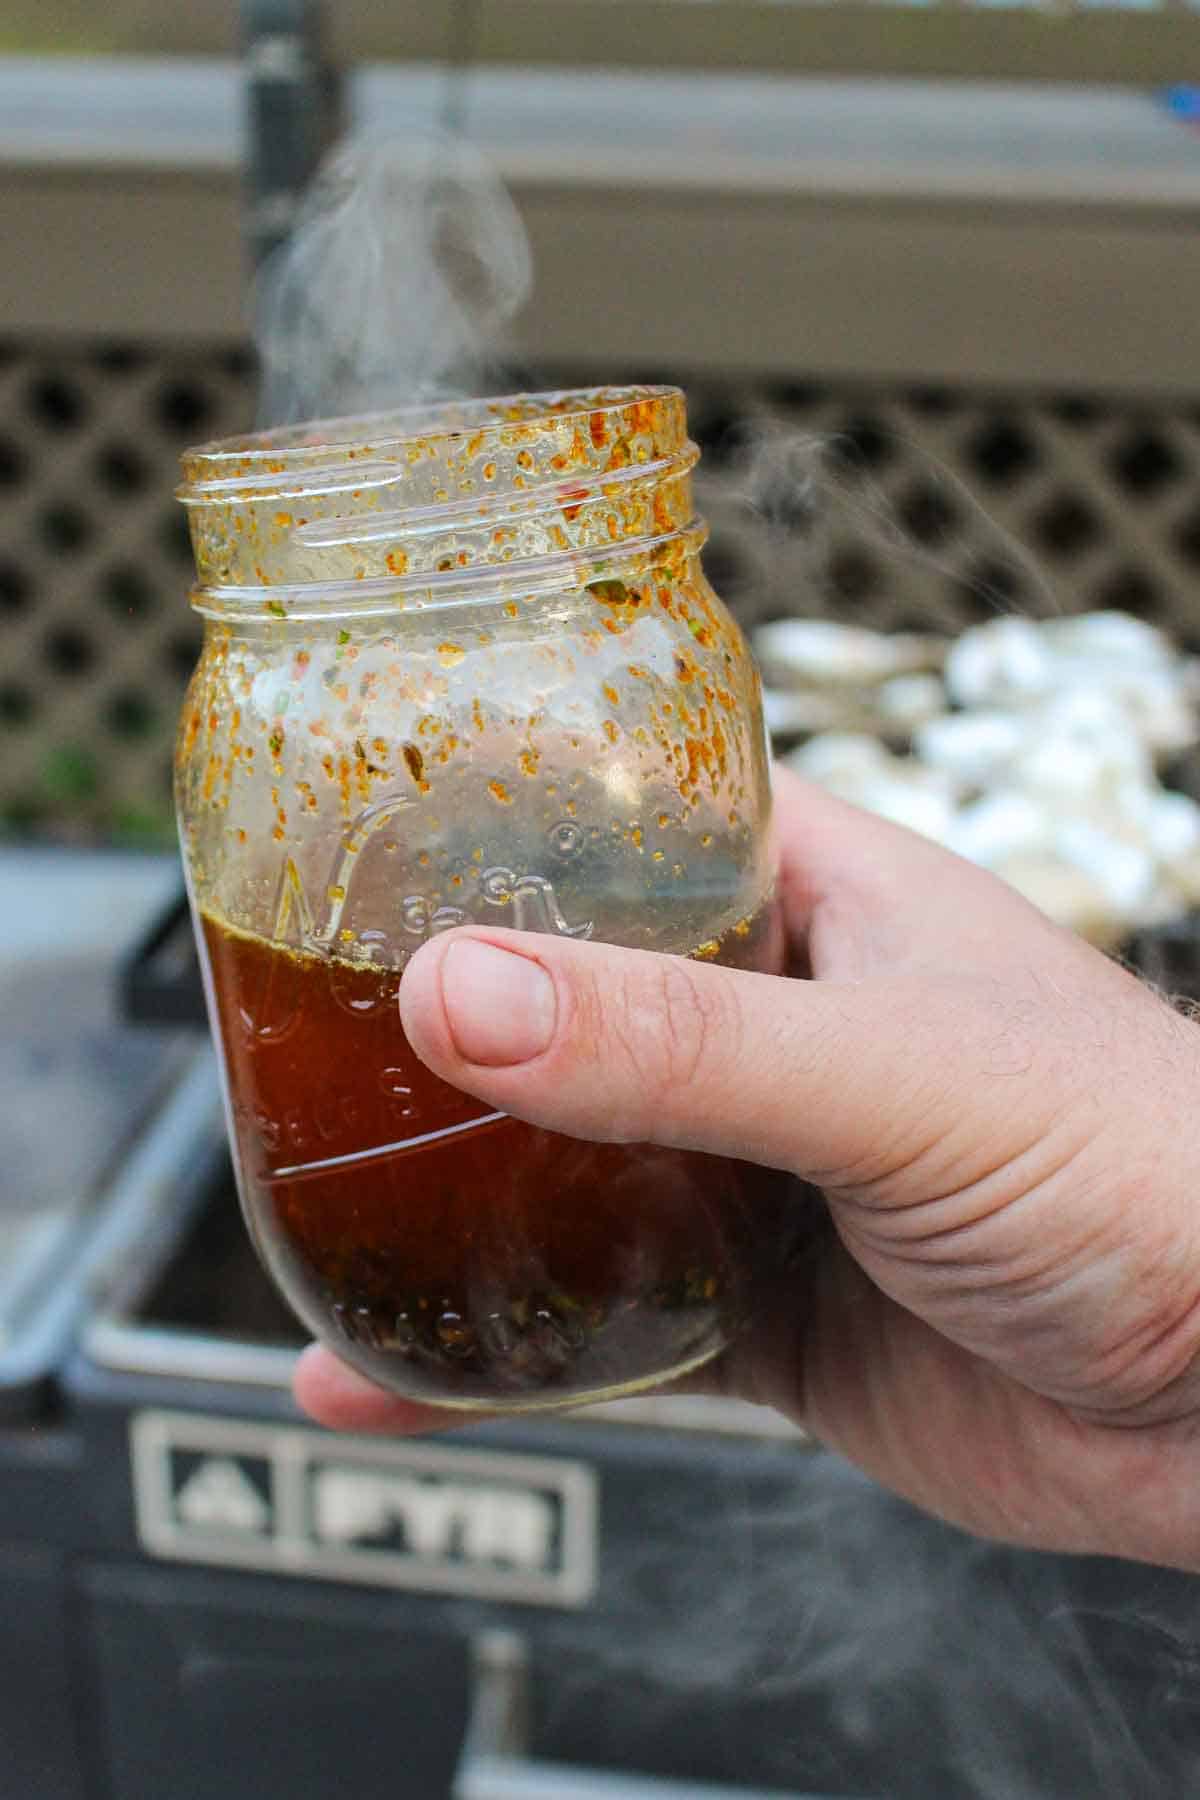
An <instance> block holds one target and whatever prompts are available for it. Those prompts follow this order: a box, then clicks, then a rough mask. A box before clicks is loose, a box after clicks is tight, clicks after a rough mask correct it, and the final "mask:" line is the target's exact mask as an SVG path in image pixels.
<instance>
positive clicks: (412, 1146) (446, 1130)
mask: <svg viewBox="0 0 1200 1800" xmlns="http://www.w3.org/2000/svg"><path fill="white" fill-rule="evenodd" d="M507 1118H508V1114H507V1113H502V1112H490V1113H481V1114H480V1116H479V1117H478V1118H477V1119H464V1120H463V1122H462V1123H461V1124H459V1125H443V1127H442V1129H441V1130H440V1131H422V1132H421V1133H420V1134H419V1136H417V1137H410V1138H395V1139H393V1141H392V1142H391V1143H390V1144H372V1146H371V1147H370V1149H369V1150H351V1151H350V1152H349V1153H348V1154H347V1155H345V1156H323V1157H320V1158H319V1159H318V1160H317V1161H316V1162H302V1163H289V1164H288V1166H287V1167H286V1168H285V1169H272V1170H271V1173H270V1175H269V1177H268V1179H269V1180H271V1181H294V1180H296V1178H297V1177H298V1176H301V1175H319V1174H321V1173H322V1172H323V1171H324V1170H326V1169H344V1168H346V1167H347V1166H348V1164H350V1163H367V1162H377V1161H378V1160H379V1158H380V1157H383V1156H392V1155H394V1154H395V1152H396V1151H397V1150H419V1149H420V1148H421V1146H422V1145H423V1144H436V1143H439V1142H440V1141H441V1139H442V1138H452V1137H458V1136H459V1135H460V1134H461V1133H462V1132H464V1131H474V1130H476V1129H477V1127H479V1126H480V1125H495V1124H496V1123H497V1121H498V1120H500V1119H507Z"/></svg>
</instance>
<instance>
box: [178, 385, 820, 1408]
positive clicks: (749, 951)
mask: <svg viewBox="0 0 1200 1800" xmlns="http://www.w3.org/2000/svg"><path fill="white" fill-rule="evenodd" d="M697 456H698V452H697V450H696V448H695V446H694V445H693V444H692V443H690V442H689V440H688V437H687V426H686V415H685V408H684V401H683V396H682V395H681V394H680V393H679V392H677V391H676V390H674V389H670V388H649V387H647V388H624V389H606V390H602V391H597V392H585V393H560V394H543V395H529V396H519V397H515V398H511V399H500V400H481V401H471V402H466V403H462V404H452V405H443V406H435V407H427V408H421V409H412V410H406V411H404V412H400V413H396V414H392V415H388V416H386V417H374V418H364V419H350V420H336V421H333V422H331V423H328V424H319V425H312V426H302V427H298V428H295V429H288V430H280V431H276V432H270V433H266V434H263V435H261V436H257V437H248V438H244V439H239V440H235V441H229V442H225V443H218V444H212V445H208V446H205V447H203V448H201V449H199V450H196V451H193V452H191V453H189V454H188V455H187V456H186V457H185V459H184V471H185V477H186V479H185V483H184V486H183V487H182V488H181V490H180V495H181V498H182V499H183V501H184V503H185V504H186V505H187V507H188V509H189V514H190V520H191V529H192V540H193V544H194V548H195V554H196V564H197V570H198V584H197V587H196V589H195V592H194V595H193V601H194V604H195V606H196V607H197V609H198V610H199V611H200V612H201V613H202V614H203V615H204V617H205V621H206V624H205V638H204V648H203V652H202V655H201V658H200V662H199V665H198V667H197V669H196V672H195V675H194V677H193V679H192V682H191V686H190V688H189V691H188V695H187V699H186V703H185V706H184V711H183V719H182V724H181V729H180V735H179V744H178V768H177V798H178V810H179V819H180V828H181V835H182V842H183V849H184V857H185V863H186V869H187V877H188V884H189V889H190V893H191V900H192V906H193V909H194V916H195V923H196V929H197V935H198V938H199V941H200V944H201V947H202V955H203V960H204V963H205V970H206V981H207V988H208V994H209V1005H210V1011H211V1016H212V1021H213V1025H214V1028H215V1032H216V1035H217V1038H218V1040H219V1043H220V1046H221V1050H222V1055H223V1065H224V1078H225V1084H226V1093H227V1102H228V1112H229V1123H230V1131H231V1137H232V1141H233V1144H234V1149H235V1160H236V1163H237V1170H238V1180H239V1186H240V1192H241V1196H242V1203H243V1207H244V1210H245V1213H246V1217H247V1220H248V1223H249V1226H250V1230H251V1232H252V1234H253V1237H254V1240H255V1242H256V1244H257V1247H258V1250H259V1253H260V1255H261V1256H262V1258H263V1260H264V1262H265V1263H266V1265H267V1267H268V1269H269V1270H270V1271H271V1272H272V1273H273V1275H274V1276H275V1278H276V1280H277V1281H278V1282H279V1284H280V1286H281V1287H282V1289H283V1291H284V1293H285V1294H286V1295H287V1297H288V1299H289V1300H290V1302H291V1304H292V1305H293V1306H294V1308H295V1309H296V1311H297V1313H298V1314H299V1315H300V1317H301V1318H302V1320H303V1321H304V1323H305V1324H306V1325H307V1326H308V1327H309V1329H311V1330H312V1331H313V1332H314V1333H315V1334H316V1335H317V1336H318V1337H320V1338H322V1339H324V1340H325V1341H327V1342H329V1343H330V1344H331V1345H333V1346H334V1348H335V1349H336V1350H337V1351H338V1353H339V1354H340V1355H341V1356H342V1357H343V1358H344V1359H345V1360H346V1361H347V1362H349V1363H351V1364H353V1365H355V1366H356V1367H357V1368H359V1369H360V1370H362V1371H363V1372H364V1373H365V1374H366V1375H368V1376H370V1377H371V1378H372V1379H374V1380H376V1381H378V1382H380V1383H381V1384H382V1385H384V1386H385V1387H388V1388H390V1389H392V1390H394V1391H395V1392H397V1393H401V1394H405V1395H409V1396H412V1397H416V1398H419V1399H422V1400H426V1401H432V1402H437V1403H440V1404H442V1405H447V1406H458V1407H463V1408H480V1409H488V1410H524V1409H528V1408H531V1407H535V1406H543V1405H561V1404H565V1403H576V1402H578V1401H580V1400H586V1399H597V1398H601V1397H610V1396H614V1395H618V1394H624V1393H629V1392H631V1391H634V1390H636V1389H638V1388H642V1387H646V1386H649V1385H651V1384H654V1383H658V1382H660V1381H662V1380H665V1379H668V1378H670V1377H672V1376H677V1375H679V1374H681V1373H683V1372H685V1371H687V1370H689V1369H692V1368H694V1367H696V1366H698V1365H699V1364H701V1363H703V1362H704V1361H706V1360H707V1359H708V1358H709V1357H711V1356H712V1355H714V1354H715V1353H716V1352H717V1351H718V1350H720V1349H721V1348H722V1347H723V1346H724V1345H725V1344H726V1343H727V1342H728V1341H729V1339H730V1337H731V1335H732V1334H733V1333H734V1332H735V1331H736V1330H737V1329H738V1328H739V1326H740V1325H741V1324H742V1323H743V1322H744V1320H745V1319H746V1318H747V1316H748V1315H749V1313H750V1311H751V1310H752V1307H753V1304H754V1293H755V1287H756V1282H757V1280H758V1278H759V1273H760V1271H761V1270H762V1269H764V1268H766V1267H769V1266H770V1265H771V1264H772V1263H773V1262H775V1261H776V1260H777V1255H778V1250H779V1233H780V1231H781V1230H783V1221H784V1217H785V1215H786V1213H787V1210H788V1208H787V1203H786V1201H785V1200H784V1199H782V1198H781V1192H780V1185H779V1184H780V1179H781V1178H779V1177H778V1176H775V1175H773V1174H770V1173H768V1172H765V1171H763V1170H760V1169H756V1168H751V1167H749V1166H748V1165H744V1164H739V1163H735V1162H732V1161H728V1160H725V1159H722V1158H717V1157H708V1156H703V1155H700V1154H697V1153H693V1152H686V1151H680V1150H668V1149H661V1148H652V1147H649V1146H644V1145H628V1144H605V1145H595V1144H590V1143H581V1142H578V1141H576V1140H572V1139H569V1138H564V1137H560V1136H558V1135H556V1134H554V1133H551V1132H546V1131H541V1130H537V1129H534V1128H533V1127H532V1126H529V1125H526V1124H524V1123H521V1122H519V1121H517V1120H514V1119H511V1118H508V1117H507V1116H505V1115H503V1114H499V1113H496V1112H493V1111H491V1110H489V1109H488V1108H486V1107H485V1106H484V1105H482V1104H481V1103H480V1102H479V1101H478V1100H476V1099H473V1098H472V1097H470V1096H469V1095H466V1094H463V1093H460V1092H458V1091H457V1090H455V1089H453V1088H451V1087H449V1086H447V1084H446V1083H444V1082H442V1081H440V1080H438V1079H437V1078H436V1077H434V1076H433V1075H431V1074H430V1073H429V1071H428V1070H426V1069H425V1068H424V1066H423V1065H422V1064H421V1063H419V1062H418V1061H417V1059H416V1057H415V1056H414V1055H413V1054H412V1052H411V1051H410V1050H409V1048H408V1046H407V1044H406V1042H405V1040H404V1037H403V1034H402V1031H401V1027H400V1021H399V1016H398V1011H397V1005H396V997H397V991H398V987H399V983H400V981H401V980H402V978H403V971H404V967H405V964H406V962H407V961H408V959H409V958H410V957H411V956H412V954H413V953H414V951H415V950H416V949H417V947H418V946H419V945H421V944H422V943H424V942H425V940H426V939H427V938H429V937H431V936H432V935H433V934H434V933H436V932H441V931H447V930H449V929H451V928H452V927H454V926H457V925H461V924H464V923H467V922H469V921H476V922H478V921H482V922H485V923H487V924H488V925H492V926H495V925H501V926H503V925H509V926H513V927H518V928H521V929H523V930H532V931H543V932H559V933H563V934H565V935H568V936H572V937H577V938H589V937H594V938H598V939H604V940H607V941H609V942H611V943H618V944H624V945H634V946H637V947H639V948H642V949H648V950H657V951H664V952H670V953H673V954H677V955H687V956H696V957H703V958H708V959H712V960H715V961H721V962H728V963H735V964H738V965H740V966H745V967H749V968H761V969H775V968H777V967H778V964H779V958H780V946H779V933H778V929H777V921H776V918H775V914H774V909H773V902H772V867H771V859H770V852H769V847H768V816H769V810H770V789H769V775H768V755H767V747H766V742H765V738H764V732H763V725H762V718H761V711H760V704H759V691H758V680H757V676H756V673H755V670H754V668H753V665H752V663H751V661H750V658H749V656H748V653H747V651H746V648H745V645H744V643H743V641H742V638H741V636H740V634H739V632H738V630H737V628H736V626H735V625H734V624H733V622H732V621H731V619H730V618H729V616H728V614H727V613H726V611H725V609H724V607H723V606H722V605H721V603H720V602H719V600H718V599H717V598H716V596H715V594H714V593H713V591H712V589H711V588H710V586H709V585H708V583H707V581H706V580H705V578H704V575H703V573H702V571H701V567H700V563H699V560H698V557H699V551H700V548H701V545H702V543H703V540H704V526H703V523H702V521H700V520H699V519H697V518H696V517H695V516H694V514H693V511H692V497H691V479H690V477H691V470H692V468H693V466H694V464H695V462H696V460H697Z"/></svg>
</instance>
